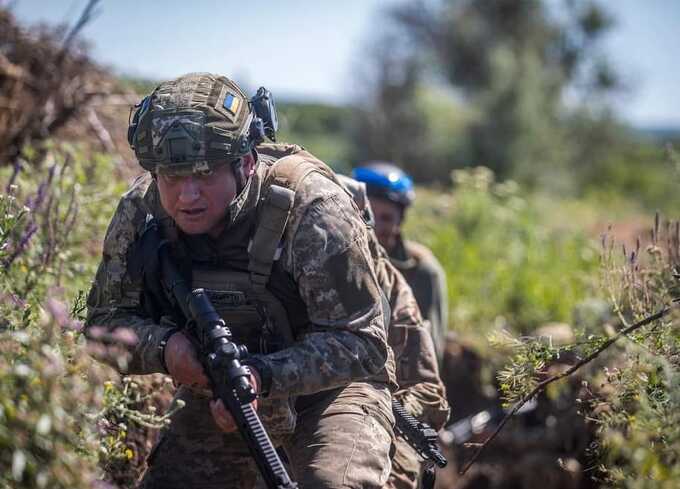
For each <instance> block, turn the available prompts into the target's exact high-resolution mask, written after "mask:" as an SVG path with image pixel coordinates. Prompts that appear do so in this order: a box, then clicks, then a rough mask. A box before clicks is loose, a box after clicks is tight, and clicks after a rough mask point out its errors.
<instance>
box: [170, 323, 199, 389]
mask: <svg viewBox="0 0 680 489" xmlns="http://www.w3.org/2000/svg"><path fill="white" fill-rule="evenodd" d="M165 365H166V366H167V368H168V373H169V374H170V376H171V377H172V378H173V379H174V380H175V382H177V383H178V384H184V385H188V386H192V387H207V386H208V377H206V375H205V373H204V372H203V367H202V366H201V363H200V362H199V361H198V358H197V356H196V350H195V348H194V345H192V344H191V341H189V340H188V339H187V337H186V336H184V333H182V332H181V331H180V332H177V333H175V334H173V335H172V336H170V338H169V339H168V343H167V344H166V345H165Z"/></svg>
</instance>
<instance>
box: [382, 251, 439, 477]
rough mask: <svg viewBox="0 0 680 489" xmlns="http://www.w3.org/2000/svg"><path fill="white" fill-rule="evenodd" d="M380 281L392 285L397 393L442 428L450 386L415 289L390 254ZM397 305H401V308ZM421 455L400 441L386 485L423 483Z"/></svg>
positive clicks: (414, 410) (416, 412) (407, 405)
mask: <svg viewBox="0 0 680 489" xmlns="http://www.w3.org/2000/svg"><path fill="white" fill-rule="evenodd" d="M378 268H379V270H380V271H379V280H380V283H381V285H382V286H383V290H385V289H386V288H387V290H388V298H389V299H390V304H391V305H392V307H393V311H392V319H391V321H390V333H389V343H390V346H391V347H392V348H393V349H394V354H395V358H396V362H397V382H398V383H399V390H398V391H397V392H396V393H395V394H394V397H395V398H396V399H397V400H398V401H400V402H401V404H402V405H403V406H404V407H405V408H406V411H408V412H409V413H410V414H412V415H413V416H414V417H416V418H417V419H418V420H420V421H423V422H425V423H428V424H429V425H430V426H432V427H433V428H434V429H435V430H439V429H441V428H442V427H443V426H444V424H445V423H446V421H447V420H448V417H449V406H448V402H447V400H446V392H445V389H444V385H443V383H442V380H441V378H440V376H439V368H438V366H437V358H436V354H435V350H434V345H433V343H432V336H431V335H430V332H429V331H428V330H427V328H426V327H425V325H424V324H423V320H422V319H421V316H420V311H419V309H418V306H417V304H416V301H415V298H414V296H413V292H412V291H411V288H410V287H409V286H408V284H406V281H405V280H404V278H403V277H402V276H401V274H400V273H399V272H398V271H397V270H396V269H395V268H394V266H392V264H391V263H390V262H389V261H388V259H387V257H385V258H384V259H383V266H382V267H381V266H379V267H378ZM395 306H396V307H395ZM422 466H423V462H422V460H421V458H420V456H419V455H418V454H417V453H416V452H415V450H413V448H411V446H410V445H409V444H408V443H406V441H404V439H403V438H401V437H397V439H396V452H395V454H394V457H393V458H392V471H391V472H390V477H389V480H388V483H387V485H386V486H385V487H386V488H394V489H413V488H415V487H418V483H419V480H420V476H421V474H422V470H423V467H422Z"/></svg>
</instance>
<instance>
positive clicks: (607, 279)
mask: <svg viewBox="0 0 680 489" xmlns="http://www.w3.org/2000/svg"><path fill="white" fill-rule="evenodd" d="M678 265H680V224H678V223H677V222H675V223H670V222H667V223H663V224H662V223H661V222H660V220H659V217H658V216H657V218H656V221H655V223H654V226H653V229H652V232H651V238H650V241H649V242H648V243H644V248H643V244H642V243H640V242H638V244H637V246H636V247H635V248H634V249H632V250H626V249H625V247H624V248H623V249H622V250H621V248H618V246H616V245H615V244H614V243H613V242H607V241H605V246H604V253H603V272H604V284H605V287H606V290H607V291H608V294H609V297H610V301H611V304H612V306H613V308H614V310H615V311H616V312H617V313H618V315H619V318H620V320H621V322H622V323H623V324H624V325H625V324H629V323H631V322H632V321H635V320H637V319H639V318H640V317H642V316H645V315H649V314H651V313H653V312H656V311H657V310H659V309H660V308H661V307H663V306H664V305H668V304H670V303H671V301H673V300H675V299H676V298H678V297H679V294H678V292H679V288H678V276H677V272H678ZM678 317H679V314H678V312H677V310H676V311H674V312H672V314H671V316H670V317H667V318H665V319H663V320H660V321H657V322H656V323H655V324H654V325H653V326H650V327H648V328H646V329H644V330H641V331H639V332H636V334H634V335H631V336H630V337H629V340H630V341H628V342H626V343H624V344H622V345H619V348H618V350H617V351H614V352H610V364H612V365H613V366H611V367H609V368H607V369H604V371H603V374H601V375H600V377H599V378H598V379H597V381H598V382H600V383H601V384H602V385H603V386H604V389H603V393H602V394H601V396H600V398H598V399H597V402H596V403H594V406H593V409H592V412H591V413H590V414H589V415H590V416H592V417H593V419H595V420H597V422H598V424H599V430H600V435H601V442H600V451H599V454H600V456H601V457H602V467H601V472H602V474H603V478H604V479H605V481H606V483H607V484H611V486H612V487H625V488H631V489H633V488H634V489H638V488H645V489H647V488H649V489H657V488H671V487H677V485H678V484H680V470H678V456H679V454H680V428H679V424H678V422H679V421H680V418H679V414H678V413H680V395H679V392H680V391H679V390H678V387H679V382H680V361H678V358H680V356H679V353H680V335H678V330H677V326H676V324H675V323H676V321H677V320H678Z"/></svg>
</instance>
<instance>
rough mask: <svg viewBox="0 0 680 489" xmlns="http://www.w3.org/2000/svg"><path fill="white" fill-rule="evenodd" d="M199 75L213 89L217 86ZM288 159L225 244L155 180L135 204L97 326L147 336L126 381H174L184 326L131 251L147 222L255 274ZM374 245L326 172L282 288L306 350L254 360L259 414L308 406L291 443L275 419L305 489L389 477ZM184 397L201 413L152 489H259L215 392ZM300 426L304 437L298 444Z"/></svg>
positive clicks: (186, 246)
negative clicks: (212, 397)
mask: <svg viewBox="0 0 680 489" xmlns="http://www.w3.org/2000/svg"><path fill="white" fill-rule="evenodd" d="M196 76H200V77H202V78H201V79H200V83H202V84H204V85H207V86H209V81H210V79H209V78H208V81H206V75H196ZM199 88H200V87H199ZM181 92H182V97H183V98H184V99H186V98H187V97H188V98H189V99H190V98H191V97H190V93H189V95H187V93H188V90H187V89H186V86H184V87H183V88H182V90H181ZM213 93H214V91H213ZM211 96H212V95H211ZM221 96H223V95H221ZM165 102H166V106H165V109H167V100H166V101H165ZM225 106H226V105H225ZM282 151H283V152H286V151H289V152H299V151H300V148H297V147H286V148H282ZM304 155H307V157H308V158H309V159H313V157H311V155H308V154H307V153H304ZM275 159H276V158H274V157H271V156H266V155H261V156H260V158H259V160H258V165H257V167H256V172H255V175H254V176H253V177H252V178H251V179H250V180H249V181H248V182H247V185H246V186H245V188H244V189H243V190H242V191H241V192H240V194H239V195H238V196H237V198H235V199H234V201H233V202H232V203H231V204H230V206H229V209H228V213H227V226H226V228H225V230H224V232H223V233H222V234H221V235H220V237H219V238H218V239H211V238H209V237H207V236H204V235H198V236H196V235H194V236H188V235H184V234H183V233H182V232H181V231H180V230H178V229H177V228H175V227H174V226H173V223H172V221H171V219H169V218H168V217H167V215H166V214H165V212H164V211H163V209H162V207H161V206H160V203H159V196H158V189H157V187H156V184H155V182H154V181H153V180H152V179H151V178H150V176H149V175H146V176H143V177H141V178H139V179H138V180H137V181H136V182H135V183H134V184H133V186H132V188H131V189H130V190H129V191H128V192H127V193H126V194H125V195H124V196H123V198H122V199H121V201H120V203H119V205H118V208H117V210H116V213H115V215H114V217H113V219H112V221H111V224H110V226H109V229H108V231H107V234H106V238H105V242H104V250H103V259H102V262H101V264H100V266H99V269H98V271H97V275H96V278H95V281H94V284H93V287H92V290H91V292H90V295H89V298H88V318H87V322H86V326H87V327H88V328H91V327H92V326H94V325H97V326H105V327H107V328H109V329H111V330H115V329H117V328H130V329H132V330H133V331H134V333H135V334H136V336H137V338H138V340H137V342H136V344H135V345H134V346H133V347H131V348H129V351H130V354H131V357H130V361H129V363H128V364H127V365H125V366H123V368H122V370H123V371H125V372H128V373H134V374H149V373H154V372H161V371H163V366H162V364H161V361H160V357H159V345H160V342H161V339H162V338H163V336H164V335H165V334H166V333H167V332H168V330H169V328H170V327H171V325H169V324H167V322H164V321H163V320H161V321H154V320H152V319H151V318H150V317H149V315H148V314H147V313H146V312H145V309H144V307H143V303H142V302H143V296H144V294H143V292H144V290H143V288H144V283H143V281H142V280H141V279H140V277H139V276H137V274H136V273H135V270H132V269H131V268H133V267H131V266H130V263H131V259H130V250H132V249H134V244H135V242H136V241H137V240H138V238H139V234H140V231H141V229H142V227H143V224H144V222H145V220H146V217H147V215H148V214H151V215H153V216H155V217H156V218H158V219H159V221H160V222H161V224H162V227H163V228H164V231H165V234H166V237H171V241H172V243H173V252H174V253H175V254H176V255H177V256H180V257H181V256H184V257H189V258H190V260H191V261H192V263H195V262H200V263H203V264H206V263H207V264H212V265H213V266H214V267H216V268H217V269H221V268H224V267H226V268H229V269H237V270H247V269H248V260H249V257H248V255H249V251H248V246H249V240H250V237H251V236H252V234H253V232H254V231H255V230H256V229H257V226H258V209H259V205H260V202H261V201H262V199H261V197H262V192H263V189H264V188H265V182H266V181H267V178H268V175H269V173H270V172H271V170H272V168H273V165H274V162H275ZM368 240H369V238H368V232H367V228H366V226H365V224H364V222H363V221H362V219H361V217H360V215H359V213H358V211H357V209H356V206H355V204H354V202H353V201H352V199H351V197H350V196H349V195H348V194H347V192H346V191H344V190H343V189H342V187H340V186H339V185H337V184H336V183H335V182H333V181H332V179H331V178H328V176H327V175H324V174H323V172H312V173H310V174H308V175H307V176H306V178H304V180H303V181H301V182H300V185H299V186H298V188H297V191H296V193H295V201H294V205H293V208H292V213H291V215H290V219H289V220H288V224H287V226H286V228H285V235H284V236H283V240H282V247H281V249H280V257H279V259H278V260H277V261H276V264H275V270H274V271H273V272H272V276H271V280H270V283H269V285H268V288H269V289H271V290H272V293H273V294H274V295H277V294H278V295H279V296H280V297H281V302H282V303H283V304H284V305H285V306H286V311H287V313H288V315H289V316H290V325H291V327H292V328H293V334H294V342H293V343H292V344H291V345H289V346H287V347H285V348H283V349H280V350H278V351H274V352H272V353H264V352H260V353H256V354H254V355H253V358H254V359H255V360H256V361H257V364H256V365H257V367H258V370H259V371H260V373H261V374H262V377H263V390H264V391H266V393H267V394H266V396H264V397H263V398H262V399H261V400H260V401H259V407H258V410H260V411H263V412H265V413H267V412H268V406H269V404H270V403H271V404H276V403H277V402H279V403H280V402H281V401H283V402H286V400H288V399H291V398H293V399H297V401H296V403H295V407H296V408H297V409H298V413H297V426H295V425H290V424H287V425H286V426H283V427H282V429H281V430H278V431H277V427H278V426H277V420H276V419H274V420H272V419H266V416H263V420H264V421H265V424H266V426H267V427H268V428H269V429H270V430H273V431H274V432H276V433H277V436H276V440H277V441H278V442H279V443H281V444H283V445H284V446H285V449H286V452H287V453H288V455H289V457H290V459H291V463H292V468H293V472H294V473H293V474H292V475H293V478H294V480H296V481H297V482H298V483H299V484H300V487H301V488H307V487H309V488H312V487H314V488H317V487H318V488H326V487H328V488H336V487H357V488H359V487H361V488H379V487H382V486H383V485H384V483H385V481H386V479H387V475H388V474H389V470H390V460H389V451H390V446H391V441H392V437H393V434H392V428H391V426H392V424H393V418H392V413H391V408H390V389H391V388H393V387H394V386H396V384H395V382H394V368H395V367H394V358H393V355H392V351H391V349H390V348H389V347H388V346H387V332H386V330H385V323H386V320H387V318H386V310H387V309H386V307H385V301H384V298H383V295H382V292H381V289H380V286H379V285H378V279H377V276H376V270H375V268H374V265H373V260H372V257H371V254H370V253H371V252H370V250H369V241H368ZM227 319H228V318H227ZM227 324H229V321H228V320H227ZM256 351H257V350H256ZM119 367H120V366H119ZM176 397H179V398H181V399H183V400H184V401H185V402H186V404H187V405H186V407H185V408H183V409H180V410H179V411H178V413H177V414H176V415H175V416H174V417H173V419H172V423H171V425H170V427H169V428H168V429H167V430H166V431H165V432H164V433H163V434H162V436H161V439H160V441H159V443H158V444H157V446H156V447H155V449H154V450H153V452H152V454H151V455H150V457H149V465H150V466H149V470H148V471H147V473H146V475H145V477H144V480H143V482H142V487H144V488H161V487H162V488H164V489H172V488H175V487H176V488H186V487H192V488H213V487H214V488H217V487H220V488H226V487H239V488H242V487H252V486H253V485H254V483H255V479H256V471H255V467H254V464H253V463H252V461H251V460H250V458H249V456H248V454H247V449H246V447H245V446H244V444H243V443H242V441H241V439H240V437H239V435H238V434H224V433H221V432H219V430H218V429H217V427H216V426H215V424H214V421H213V420H212V417H211V415H210V412H209V409H208V397H207V396H206V395H205V393H202V392H195V391H193V390H191V389H189V388H186V387H184V386H181V387H180V388H179V389H178V393H177V396H176ZM293 427H294V429H295V431H294V433H292V435H291V434H288V435H287V434H286V431H287V430H288V429H292V428H293Z"/></svg>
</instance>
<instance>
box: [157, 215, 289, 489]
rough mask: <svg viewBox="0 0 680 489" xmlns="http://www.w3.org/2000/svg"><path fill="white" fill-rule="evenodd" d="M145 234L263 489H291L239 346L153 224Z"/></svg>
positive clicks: (244, 354) (215, 391) (166, 284)
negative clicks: (256, 406) (189, 281)
mask: <svg viewBox="0 0 680 489" xmlns="http://www.w3.org/2000/svg"><path fill="white" fill-rule="evenodd" d="M146 233H149V234H148V235H147V236H146V237H145V238H144V239H147V238H148V239H149V240H150V242H151V243H153V244H154V245H156V249H157V250H158V259H159V262H160V276H161V282H162V284H163V286H164V287H165V288H166V290H168V291H169V292H170V296H171V297H173V298H174V300H175V302H176V303H177V305H178V306H179V307H180V309H181V310H182V313H183V314H184V317H185V318H187V319H188V322H187V328H188V329H189V332H190V333H191V335H192V336H193V340H194V341H195V343H196V346H197V349H198V355H199V359H200V361H201V363H202V364H203V368H204V370H205V373H206V375H207V377H208V379H209V380H210V386H211V388H212V391H213V394H214V395H215V398H218V399H221V400H222V402H223V403H224V406H225V407H226V408H227V410H228V411H229V413H230V414H231V416H232V417H233V418H234V422H235V423H236V426H237V427H238V431H239V433H240V434H241V437H242V438H243V441H244V442H245V444H246V445H247V446H248V450H249V451H250V455H251V456H252V457H253V459H254V460H255V464H256V465H257V468H258V470H259V471H260V474H262V478H263V479H264V482H265V484H266V485H267V488H268V489H297V484H296V483H295V482H293V481H292V480H291V478H290V477H289V476H288V473H287V472H286V469H285V467H284V466H283V463H282V462H281V459H280V458H279V455H278V454H277V452H276V448H274V445H273V444H272V442H271V439H270V438H269V435H268V434H267V431H266V429H265V427H264V425H263V424H262V421H261V420H260V418H259V416H258V415H257V412H256V411H255V409H254V408H253V406H252V405H251V404H250V403H251V402H252V401H253V400H255V398H256V397H257V394H256V392H255V389H253V386H252V385H250V371H249V370H248V368H247V367H246V366H244V365H242V364H241V360H242V359H244V358H245V357H246V356H247V354H248V352H247V350H246V348H245V346H243V345H237V344H235V343H234V342H232V341H231V331H230V330H229V328H228V327H227V326H226V324H225V323H224V320H223V319H222V318H221V317H220V316H219V314H217V311H215V308H214V307H213V305H212V303H211V302H210V299H209V298H208V295H207V294H206V293H205V291H204V290H203V289H195V290H190V289H189V286H188V285H187V282H186V281H185V280H184V278H183V277H182V275H181V274H180V272H179V270H178V268H177V266H176V265H175V263H174V262H173V260H172V258H171V256H170V250H169V249H168V247H169V242H168V241H167V240H162V239H161V234H160V231H159V229H158V223H157V222H156V220H155V219H149V220H147V223H146V228H145V230H144V234H146Z"/></svg>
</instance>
